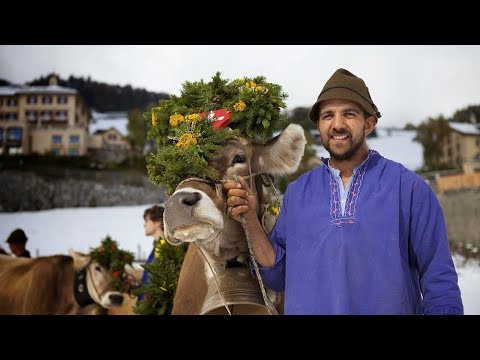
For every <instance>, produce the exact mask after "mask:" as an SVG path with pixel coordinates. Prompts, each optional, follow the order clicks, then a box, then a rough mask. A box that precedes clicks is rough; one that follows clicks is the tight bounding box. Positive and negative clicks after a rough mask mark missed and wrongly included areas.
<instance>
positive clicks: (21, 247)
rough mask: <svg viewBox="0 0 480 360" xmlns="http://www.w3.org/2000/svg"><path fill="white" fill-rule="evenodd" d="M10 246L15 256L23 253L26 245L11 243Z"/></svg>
mask: <svg viewBox="0 0 480 360" xmlns="http://www.w3.org/2000/svg"><path fill="white" fill-rule="evenodd" d="M8 247H9V248H10V251H11V252H12V254H14V255H15V256H19V255H21V254H22V253H23V251H24V250H25V245H23V244H19V243H9V244H8Z"/></svg>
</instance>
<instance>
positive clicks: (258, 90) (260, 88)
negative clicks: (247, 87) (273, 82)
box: [255, 85, 265, 92]
mask: <svg viewBox="0 0 480 360" xmlns="http://www.w3.org/2000/svg"><path fill="white" fill-rule="evenodd" d="M263 90H265V88H264V87H263V86H261V85H258V86H257V87H256V88H255V91H256V92H263Z"/></svg>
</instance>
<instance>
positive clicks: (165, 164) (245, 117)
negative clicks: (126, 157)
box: [143, 72, 287, 194]
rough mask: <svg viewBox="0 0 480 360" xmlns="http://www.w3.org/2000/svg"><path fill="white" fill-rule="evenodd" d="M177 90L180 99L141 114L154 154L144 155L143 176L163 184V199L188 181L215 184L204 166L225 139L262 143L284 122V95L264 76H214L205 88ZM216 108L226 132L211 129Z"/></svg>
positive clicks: (188, 85) (201, 85)
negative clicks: (224, 120)
mask: <svg viewBox="0 0 480 360" xmlns="http://www.w3.org/2000/svg"><path fill="white" fill-rule="evenodd" d="M182 87H183V88H182V91H181V94H180V96H175V95H172V96H171V98H170V99H169V100H160V101H159V104H158V106H156V107H153V108H152V109H151V110H150V111H148V112H145V113H144V114H143V116H144V119H145V121H147V122H149V123H151V125H152V126H151V129H150V130H149V132H148V136H149V138H153V139H155V140H156V141H157V144H158V149H159V150H158V152H157V154H149V155H148V156H147V171H148V175H149V177H150V179H151V180H152V182H154V183H156V184H162V185H165V186H166V187H167V193H168V194H172V193H173V191H174V190H175V188H176V186H177V185H178V183H179V182H180V181H181V180H183V179H185V178H188V177H202V178H206V179H210V180H216V176H217V175H216V172H215V171H214V169H213V168H211V167H210V166H209V165H208V164H209V162H210V161H211V160H212V158H213V156H214V154H215V152H216V151H217V150H218V148H219V147H220V146H221V144H222V143H223V142H225V140H227V139H229V138H232V137H235V136H244V137H247V138H249V139H251V140H252V141H256V142H261V143H263V144H264V143H266V142H267V141H268V140H269V139H270V138H271V137H272V134H273V129H274V128H276V127H277V125H278V124H279V122H280V121H285V120H286V118H287V115H286V114H285V113H282V112H281V109H282V108H285V106H286V104H285V100H286V98H287V94H286V93H284V92H282V88H281V86H280V85H278V84H272V83H268V82H267V81H266V79H265V77H263V76H257V77H254V78H243V79H236V80H233V81H229V80H227V79H222V78H221V76H220V73H219V72H217V73H216V75H215V76H214V77H213V78H212V80H211V81H210V82H208V83H206V82H204V81H203V80H200V81H196V82H189V81H186V82H184V83H183V84H182ZM219 109H223V110H225V111H226V112H227V113H228V114H229V116H230V122H229V123H228V128H227V127H220V128H218V127H217V128H214V127H213V126H212V124H213V123H214V122H215V121H216V120H218V119H217V118H215V116H212V112H213V111H217V110H219Z"/></svg>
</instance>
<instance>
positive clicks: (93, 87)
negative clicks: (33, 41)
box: [28, 74, 170, 112]
mask: <svg viewBox="0 0 480 360" xmlns="http://www.w3.org/2000/svg"><path fill="white" fill-rule="evenodd" d="M50 75H51V74H48V75H46V76H42V77H40V78H38V79H35V80H33V81H31V82H30V83H28V84H29V85H30V86H42V85H43V86H45V85H48V80H49V78H50ZM58 84H59V85H61V86H66V87H69V88H73V89H76V90H78V91H79V92H80V94H81V95H82V97H83V99H84V100H85V102H86V103H87V105H88V106H89V107H90V108H93V109H95V110H96V111H99V112H105V111H130V110H132V109H135V108H138V109H141V110H145V108H146V107H147V105H149V104H150V103H156V102H157V101H158V100H159V99H168V98H169V97H170V95H169V94H167V93H155V92H151V91H147V90H145V89H137V88H132V87H131V86H130V85H126V86H119V85H110V84H106V83H101V82H97V81H93V80H91V79H90V77H88V78H83V77H79V78H77V77H74V76H70V77H69V78H68V79H67V80H65V79H62V78H59V79H58Z"/></svg>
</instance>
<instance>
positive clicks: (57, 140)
mask: <svg viewBox="0 0 480 360" xmlns="http://www.w3.org/2000/svg"><path fill="white" fill-rule="evenodd" d="M61 143H62V135H52V144H61Z"/></svg>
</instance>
